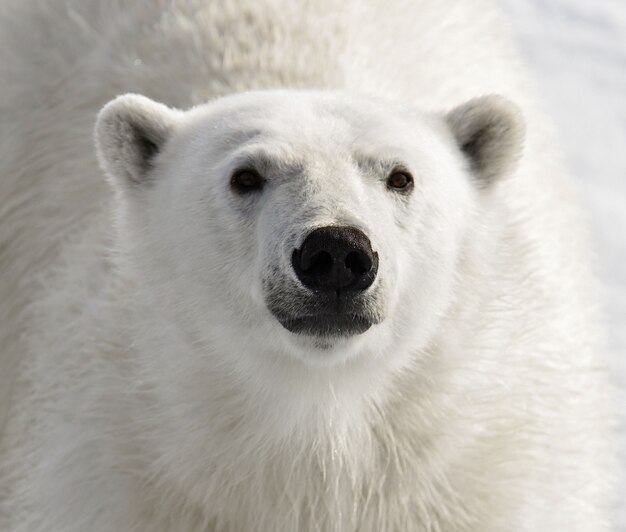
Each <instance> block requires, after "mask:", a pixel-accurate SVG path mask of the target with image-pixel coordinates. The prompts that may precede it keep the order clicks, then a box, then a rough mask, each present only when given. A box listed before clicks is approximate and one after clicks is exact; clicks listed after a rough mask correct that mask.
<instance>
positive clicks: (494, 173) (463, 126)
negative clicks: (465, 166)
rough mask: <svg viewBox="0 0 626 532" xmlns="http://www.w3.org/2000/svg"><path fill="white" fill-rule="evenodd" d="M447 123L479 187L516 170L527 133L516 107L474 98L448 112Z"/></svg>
mask: <svg viewBox="0 0 626 532" xmlns="http://www.w3.org/2000/svg"><path fill="white" fill-rule="evenodd" d="M446 122H447V124H448V126H449V127H450V129H451V130H452V134H453V135H454V138H455V139H456V142H457V144H458V146H459V149H460V150H461V152H462V153H463V154H464V155H465V156H466V157H467V159H468V161H469V163H470V167H471V169H472V171H473V172H474V174H475V176H476V177H477V178H478V180H479V183H481V184H483V185H490V184H491V183H493V182H495V181H497V180H498V179H499V178H500V177H502V176H503V175H505V174H507V173H510V172H512V171H513V170H514V169H515V166H516V164H517V161H518V160H519V158H520V156H521V154H522V148H523V145H524V137H525V130H526V127H525V123H524V119H523V117H522V114H521V112H520V110H519V108H518V107H517V106H516V105H515V104H513V103H512V102H510V101H509V100H507V99H506V98H503V97H501V96H496V95H490V96H482V97H480V98H474V99H473V100H470V101H468V102H466V103H464V104H462V105H460V106H458V107H456V108H455V109H453V110H452V111H450V112H449V113H448V114H447V115H446Z"/></svg>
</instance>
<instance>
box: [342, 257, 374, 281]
mask: <svg viewBox="0 0 626 532" xmlns="http://www.w3.org/2000/svg"><path fill="white" fill-rule="evenodd" d="M345 265H346V268H348V269H349V270H350V271H351V272H352V273H353V274H354V275H355V276H358V277H360V276H362V275H365V274H366V273H367V272H369V271H370V270H371V268H372V261H371V260H370V259H369V257H368V256H367V255H365V253H362V252H361V251H351V252H350V253H348V256H347V257H346V261H345Z"/></svg>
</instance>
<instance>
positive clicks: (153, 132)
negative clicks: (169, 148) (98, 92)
mask: <svg viewBox="0 0 626 532" xmlns="http://www.w3.org/2000/svg"><path fill="white" fill-rule="evenodd" d="M175 122H176V111H175V110H173V109H170V108H169V107H166V106H165V105H163V104H160V103H157V102H155V101H153V100H150V99H149V98H146V97H145V96H140V95H138V94H125V95H123V96H118V97H117V98H115V99H114V100H112V101H111V102H109V103H108V104H106V105H105V106H104V108H103V109H102V110H101V111H100V113H99V114H98V119H97V121H96V131H95V136H96V148H97V150H98V157H99V159H100V164H101V165H102V167H103V168H104V170H105V171H106V172H107V173H108V174H110V175H111V176H112V177H114V178H115V179H116V180H118V181H121V182H124V183H125V184H130V185H135V186H140V185H144V184H149V183H150V182H151V179H150V171H151V170H152V167H153V163H154V159H155V158H156V156H157V155H158V154H159V152H160V151H161V150H162V149H163V146H164V145H165V142H166V141H167V139H168V138H169V136H170V135H171V133H172V130H173V129H174V126H175Z"/></svg>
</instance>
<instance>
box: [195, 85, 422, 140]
mask: <svg viewBox="0 0 626 532" xmlns="http://www.w3.org/2000/svg"><path fill="white" fill-rule="evenodd" d="M406 114H408V113H405V114H404V115H403V113H402V111H401V110H398V109H397V108H395V107H394V106H392V105H385V103H382V102H380V101H377V100H372V99H367V98H354V97H347V96H345V95H342V94H339V93H316V92H303V91H263V92H256V93H245V94H240V95H235V96H229V97H226V98H222V99H221V100H218V101H216V102H213V103H210V104H207V105H206V106H203V108H201V109H199V113H198V115H199V118H198V119H196V120H195V121H194V122H195V124H196V125H197V126H198V127H200V128H201V129H202V128H208V130H209V131H210V132H211V133H213V134H214V135H217V136H219V137H220V138H222V139H228V140H229V143H230V144H235V145H236V144H239V143H245V142H251V141H254V142H263V141H267V142H280V143H281V144H294V145H301V144H306V145H317V146H321V145H326V144H334V145H336V146H339V145H355V144H359V143H363V144H366V145H377V144H381V143H387V144H392V145H401V144H402V143H405V142H406V140H407V134H408V133H411V132H412V133H414V131H411V128H412V127H413V128H414V124H412V122H413V120H411V119H410V118H412V117H409V116H406Z"/></svg>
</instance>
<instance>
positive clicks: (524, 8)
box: [502, 0, 626, 532]
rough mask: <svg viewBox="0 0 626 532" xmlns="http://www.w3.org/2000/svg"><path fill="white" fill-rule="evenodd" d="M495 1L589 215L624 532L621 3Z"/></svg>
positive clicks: (624, 9) (625, 56)
mask: <svg viewBox="0 0 626 532" xmlns="http://www.w3.org/2000/svg"><path fill="white" fill-rule="evenodd" d="M502 2H503V3H504V6H505V9H506V11H507V12H508V14H509V18H510V20H511V21H512V23H513V26H514V29H515V30H516V31H517V33H518V35H519V37H520V41H521V47H522V52H523V53H524V55H525V56H526V59H527V62H528V63H529V65H530V67H531V69H532V70H533V71H534V78H535V81H536V84H537V89H538V92H539V95H540V98H541V101H542V103H543V106H544V110H545V111H546V112H547V113H548V114H550V115H552V118H553V120H554V121H555V122H556V125H557V127H558V129H559V132H560V135H561V140H562V145H563V148H564V150H565V155H566V157H567V163H568V166H569V169H570V172H571V174H572V175H573V176H574V178H575V179H576V181H577V184H578V185H579V189H580V191H581V196H582V199H583V201H584V202H585V204H586V207H587V210H588V213H589V218H590V224H591V229H592V231H593V236H594V243H595V246H596V253H597V255H598V268H597V269H598V273H599V276H600V279H601V281H602V283H603V297H604V304H605V309H606V313H607V321H608V333H609V344H610V348H611V361H610V362H611V368H612V370H613V373H614V378H615V381H616V383H617V384H618V386H619V388H620V393H619V396H618V399H617V400H618V410H619V412H620V415H621V423H622V429H621V434H622V436H621V451H622V459H621V464H622V466H621V473H622V489H621V493H622V495H621V505H620V515H619V521H620V525H621V527H620V528H619V530H620V531H621V532H626V430H624V427H625V426H626V393H625V390H626V0H502ZM555 511H558V509H556V508H555Z"/></svg>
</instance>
